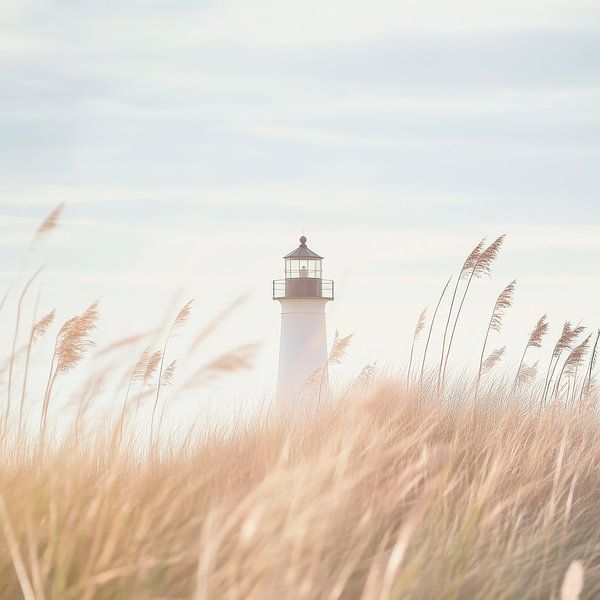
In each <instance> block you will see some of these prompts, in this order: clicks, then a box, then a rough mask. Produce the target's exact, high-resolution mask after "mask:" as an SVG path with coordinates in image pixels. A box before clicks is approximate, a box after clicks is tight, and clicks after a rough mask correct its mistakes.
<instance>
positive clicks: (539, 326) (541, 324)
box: [512, 315, 549, 392]
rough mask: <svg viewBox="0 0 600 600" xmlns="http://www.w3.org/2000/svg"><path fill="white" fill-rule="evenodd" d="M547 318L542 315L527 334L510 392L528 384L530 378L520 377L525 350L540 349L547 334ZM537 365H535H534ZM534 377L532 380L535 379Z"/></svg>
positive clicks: (523, 365)
mask: <svg viewBox="0 0 600 600" xmlns="http://www.w3.org/2000/svg"><path fill="white" fill-rule="evenodd" d="M548 327H549V325H548V316H547V315H542V316H541V317H540V318H539V319H538V322H537V323H536V324H535V327H534V328H533V329H532V331H531V333H530V334H529V339H528V340H527V343H526V344H525V349H524V350H523V355H522V356H521V361H520V362H519V366H518V367H517V374H516V375H515V381H514V383H513V387H512V391H513V392H514V391H515V390H516V389H518V387H519V386H520V385H521V384H525V383H529V381H530V380H531V379H530V377H529V376H528V375H525V377H523V378H522V377H521V369H523V368H524V367H525V356H526V354H527V350H529V348H541V347H542V340H543V339H544V336H545V335H546V334H547V333H548ZM536 365H537V363H536ZM535 376H537V366H536V375H535ZM535 376H534V378H535Z"/></svg>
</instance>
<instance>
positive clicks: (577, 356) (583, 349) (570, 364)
mask: <svg viewBox="0 0 600 600" xmlns="http://www.w3.org/2000/svg"><path fill="white" fill-rule="evenodd" d="M591 338H592V334H590V335H588V336H587V337H586V338H585V340H583V342H581V344H578V345H577V346H575V347H574V348H573V350H571V352H570V353H569V356H567V359H566V360H565V362H564V364H563V366H562V369H561V371H560V374H559V376H558V379H557V381H556V388H555V389H556V390H557V391H558V390H560V382H561V381H562V378H563V375H565V374H566V375H567V376H568V377H572V378H574V379H575V381H574V382H573V386H574V387H575V385H576V383H577V381H576V377H577V371H578V369H579V367H580V366H581V365H582V364H583V362H584V361H585V355H586V354H587V352H588V350H589V345H590V340H591Z"/></svg>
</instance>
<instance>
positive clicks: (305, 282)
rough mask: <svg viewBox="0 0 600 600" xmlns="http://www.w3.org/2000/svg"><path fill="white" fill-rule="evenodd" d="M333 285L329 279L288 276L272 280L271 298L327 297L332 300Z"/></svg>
mask: <svg viewBox="0 0 600 600" xmlns="http://www.w3.org/2000/svg"><path fill="white" fill-rule="evenodd" d="M333 297H334V285H333V281H332V280H331V279H321V278H319V277H290V278H288V279H275V281H273V299H274V300H278V299H280V298H327V299H328V300H333Z"/></svg>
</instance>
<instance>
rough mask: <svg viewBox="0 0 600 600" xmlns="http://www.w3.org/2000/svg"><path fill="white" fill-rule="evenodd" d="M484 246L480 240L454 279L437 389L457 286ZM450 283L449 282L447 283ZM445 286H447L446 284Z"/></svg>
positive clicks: (473, 264) (439, 377)
mask: <svg viewBox="0 0 600 600" xmlns="http://www.w3.org/2000/svg"><path fill="white" fill-rule="evenodd" d="M484 245H485V238H482V239H481V241H480V242H479V243H478V244H477V246H475V248H473V250H471V252H470V253H469V254H468V256H467V258H466V259H465V262H464V263H463V266H462V267H461V269H460V273H459V274H458V277H457V279H456V284H455V286H454V292H453V293H452V300H451V301H450V308H449V309H448V317H447V318H446V327H445V328H444V337H443V339H442V356H441V358H440V366H439V371H438V387H439V386H440V382H441V380H442V370H443V367H444V356H445V354H446V338H447V336H448V329H449V328H450V321H451V319H452V311H453V310H454V303H455V302H456V295H457V294H458V286H459V285H460V282H461V281H462V280H463V279H465V278H466V277H467V276H468V274H469V273H470V272H472V271H473V269H474V268H475V266H476V264H477V261H478V260H479V257H480V256H481V252H482V251H483V247H484ZM448 283H450V282H448ZM446 285H447V284H446ZM445 292H446V288H444V292H442V296H441V297H443V296H444V293H445Z"/></svg>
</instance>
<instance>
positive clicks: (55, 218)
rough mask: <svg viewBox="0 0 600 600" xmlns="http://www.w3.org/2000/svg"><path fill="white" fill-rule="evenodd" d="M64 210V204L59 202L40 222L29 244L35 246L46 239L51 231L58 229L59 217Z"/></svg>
mask: <svg viewBox="0 0 600 600" xmlns="http://www.w3.org/2000/svg"><path fill="white" fill-rule="evenodd" d="M64 208H65V203H64V202H61V203H60V204H59V205H58V206H57V207H56V208H54V209H53V210H52V212H51V213H50V214H49V215H48V216H47V217H46V218H45V219H44V220H43V221H42V223H41V224H40V226H39V227H38V228H37V231H36V232H35V235H34V236H33V239H32V240H31V244H32V245H34V244H37V243H38V242H40V241H41V240H42V239H43V238H44V237H46V236H47V235H48V234H49V233H50V232H51V231H53V230H54V229H56V228H57V227H58V223H59V220H60V217H61V216H62V213H63V211H64Z"/></svg>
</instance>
